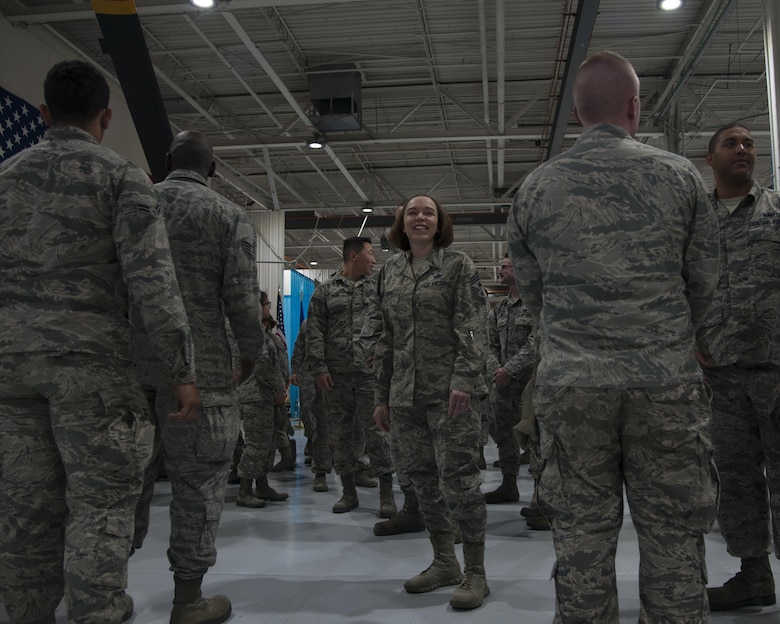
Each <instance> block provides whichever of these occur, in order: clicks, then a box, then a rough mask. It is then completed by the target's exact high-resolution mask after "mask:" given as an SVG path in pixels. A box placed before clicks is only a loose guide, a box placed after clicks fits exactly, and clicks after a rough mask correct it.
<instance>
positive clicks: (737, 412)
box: [705, 366, 780, 558]
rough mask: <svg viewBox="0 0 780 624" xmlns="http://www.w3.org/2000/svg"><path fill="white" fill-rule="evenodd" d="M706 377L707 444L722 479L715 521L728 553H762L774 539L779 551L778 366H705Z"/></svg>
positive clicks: (779, 391) (779, 430) (779, 443)
mask: <svg viewBox="0 0 780 624" xmlns="http://www.w3.org/2000/svg"><path fill="white" fill-rule="evenodd" d="M705 376H706V380H707V383H708V385H709V386H710V388H711V390H712V395H713V397H712V444H713V446H714V447H715V464H716V465H717V467H718V472H719V473H720V478H721V498H720V505H719V507H718V524H719V525H720V529H721V532H722V534H723V538H724V539H725V541H726V546H727V548H728V552H729V554H731V555H733V556H735V557H740V558H748V557H763V556H764V555H765V554H767V553H771V552H772V545H773V542H774V547H775V552H778V550H780V367H778V366H767V367H761V368H742V367H738V366H725V367H718V368H707V369H705ZM770 510H771V525H770ZM770 526H771V527H772V532H771V534H770Z"/></svg>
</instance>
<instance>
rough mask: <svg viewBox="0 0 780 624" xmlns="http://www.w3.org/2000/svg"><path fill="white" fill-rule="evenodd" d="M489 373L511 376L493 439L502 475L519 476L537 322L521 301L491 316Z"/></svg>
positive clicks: (507, 302)
mask: <svg viewBox="0 0 780 624" xmlns="http://www.w3.org/2000/svg"><path fill="white" fill-rule="evenodd" d="M488 343H489V353H488V355H487V361H488V371H489V372H490V374H491V377H492V375H493V374H494V373H495V372H496V371H497V370H498V369H499V368H504V369H505V370H506V371H507V372H508V373H509V374H510V375H511V376H512V381H511V382H510V383H509V385H507V386H504V387H501V388H498V387H497V388H496V391H495V397H496V398H495V402H494V413H495V419H494V421H493V422H492V423H491V424H492V425H493V426H492V427H491V431H490V435H491V436H492V437H493V439H494V440H495V441H496V444H498V461H499V465H500V467H501V473H502V474H505V475H516V474H517V473H518V472H519V471H520V447H519V446H518V444H517V440H516V438H515V435H514V432H513V430H512V429H513V427H514V426H515V425H516V424H517V423H518V422H519V421H520V416H521V412H522V407H521V401H520V397H521V395H522V394H523V388H525V385H526V384H527V383H528V380H529V379H531V374H532V373H533V366H534V357H535V355H534V354H535V350H536V343H535V340H534V337H533V319H532V317H531V314H530V313H529V312H528V310H527V309H526V307H525V306H524V305H523V302H522V300H521V299H520V298H517V299H513V298H512V297H511V295H507V297H506V298H505V299H504V300H503V301H501V302H499V304H498V305H497V306H496V307H495V308H494V309H493V310H492V311H491V312H490V317H489V321H488Z"/></svg>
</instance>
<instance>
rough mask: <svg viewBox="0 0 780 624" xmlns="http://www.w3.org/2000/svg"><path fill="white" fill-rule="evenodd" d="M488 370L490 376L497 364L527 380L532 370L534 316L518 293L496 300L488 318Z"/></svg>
mask: <svg viewBox="0 0 780 624" xmlns="http://www.w3.org/2000/svg"><path fill="white" fill-rule="evenodd" d="M488 343H489V351H488V355H487V358H488V372H489V373H490V375H491V377H492V375H493V373H495V372H496V371H497V370H498V369H499V368H503V369H505V370H506V371H507V372H508V373H509V374H510V375H511V376H512V378H513V379H518V380H523V382H522V383H523V384H525V383H526V382H527V381H528V379H527V378H528V376H529V375H530V374H531V372H532V371H533V367H534V361H535V354H536V338H535V335H534V332H533V317H532V316H531V313H530V312H529V311H528V310H527V309H526V307H525V306H524V305H523V301H522V300H521V299H520V298H519V297H518V298H517V299H512V297H511V296H510V295H507V296H506V298H505V299H504V300H502V301H500V302H499V303H498V305H496V307H495V308H493V310H491V312H490V316H489V318H488Z"/></svg>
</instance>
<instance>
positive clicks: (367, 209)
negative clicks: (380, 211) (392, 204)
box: [363, 204, 374, 214]
mask: <svg viewBox="0 0 780 624" xmlns="http://www.w3.org/2000/svg"><path fill="white" fill-rule="evenodd" d="M363 212H364V213H365V214H371V213H372V212H374V209H373V208H372V207H371V206H370V205H369V204H366V205H365V206H363Z"/></svg>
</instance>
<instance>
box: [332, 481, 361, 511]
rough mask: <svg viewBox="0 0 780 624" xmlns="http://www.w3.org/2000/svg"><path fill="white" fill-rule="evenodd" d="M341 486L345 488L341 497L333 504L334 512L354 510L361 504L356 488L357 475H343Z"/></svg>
mask: <svg viewBox="0 0 780 624" xmlns="http://www.w3.org/2000/svg"><path fill="white" fill-rule="evenodd" d="M341 487H342V488H344V490H343V493H342V495H341V498H340V499H339V500H338V502H337V503H336V504H335V505H333V513H346V512H347V511H352V510H353V509H355V507H357V506H358V505H359V504H360V501H359V500H358V495H357V490H356V489H355V475H354V474H349V475H341Z"/></svg>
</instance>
